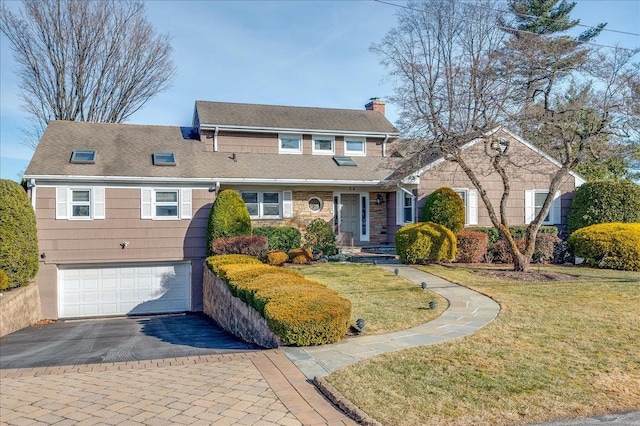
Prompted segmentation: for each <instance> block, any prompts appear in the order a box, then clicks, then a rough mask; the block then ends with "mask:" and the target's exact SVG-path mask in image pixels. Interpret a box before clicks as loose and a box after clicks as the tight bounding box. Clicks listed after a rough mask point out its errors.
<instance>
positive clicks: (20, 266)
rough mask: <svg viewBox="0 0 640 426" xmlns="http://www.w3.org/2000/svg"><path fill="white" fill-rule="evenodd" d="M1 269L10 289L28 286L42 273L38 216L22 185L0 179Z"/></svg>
mask: <svg viewBox="0 0 640 426" xmlns="http://www.w3.org/2000/svg"><path fill="white" fill-rule="evenodd" d="M0 269H2V270H3V271H4V272H5V273H6V274H7V278H8V283H7V288H14V287H20V286H25V285H27V284H29V282H30V281H31V280H32V279H33V277H35V276H36V274H37V273H38V233H37V231H36V215H35V214H34V212H33V207H31V202H30V201H29V197H28V196H27V193H26V192H25V191H24V189H23V188H22V186H20V185H18V184H17V183H16V182H13V181H11V180H7V179H0Z"/></svg>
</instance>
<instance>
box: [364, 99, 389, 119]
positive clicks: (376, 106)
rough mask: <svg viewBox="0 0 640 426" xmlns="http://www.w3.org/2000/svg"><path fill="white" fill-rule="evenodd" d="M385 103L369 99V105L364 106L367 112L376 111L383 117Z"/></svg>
mask: <svg viewBox="0 0 640 426" xmlns="http://www.w3.org/2000/svg"><path fill="white" fill-rule="evenodd" d="M385 103H386V102H385V101H383V100H381V99H380V98H371V99H369V103H368V104H366V105H365V106H364V108H365V109H366V110H367V111H376V112H379V113H380V114H382V115H384V105H385Z"/></svg>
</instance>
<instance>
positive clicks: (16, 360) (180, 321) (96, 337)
mask: <svg viewBox="0 0 640 426" xmlns="http://www.w3.org/2000/svg"><path fill="white" fill-rule="evenodd" d="M257 349H260V348H259V347H258V346H255V345H252V344H248V343H245V342H243V341H241V340H239V339H237V338H236V337H234V336H232V335H231V334H229V333H227V332H226V331H224V330H222V329H221V328H220V327H218V326H217V325H216V323H215V322H213V321H212V320H211V319H210V318H209V317H207V316H205V315H203V314H180V315H159V316H144V317H129V318H111V319H94V320H78V321H61V322H55V323H52V324H45V325H42V326H34V327H27V328H24V329H22V330H20V331H17V332H15V333H12V334H10V335H8V336H5V337H4V338H3V339H2V340H0V368H25V367H50V366H58V365H70V364H90V363H101V362H119V361H137V360H146V359H159V358H173V357H181V356H194V355H208V354H220V353H229V352H243V351H248V350H257Z"/></svg>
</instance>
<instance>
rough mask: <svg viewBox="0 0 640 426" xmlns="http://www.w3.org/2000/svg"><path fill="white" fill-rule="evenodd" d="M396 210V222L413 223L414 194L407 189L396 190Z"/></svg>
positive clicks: (400, 223) (399, 223) (402, 223)
mask: <svg viewBox="0 0 640 426" xmlns="http://www.w3.org/2000/svg"><path fill="white" fill-rule="evenodd" d="M396 201H397V204H396V206H397V208H396V210H397V212H396V224H397V225H404V224H406V223H413V221H414V218H415V206H416V204H415V196H414V195H413V194H411V193H408V192H407V191H402V190H399V191H397V192H396Z"/></svg>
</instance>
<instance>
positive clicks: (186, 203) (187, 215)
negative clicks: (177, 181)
mask: <svg viewBox="0 0 640 426" xmlns="http://www.w3.org/2000/svg"><path fill="white" fill-rule="evenodd" d="M180 219H191V189H189V188H182V189H181V190H180Z"/></svg>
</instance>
